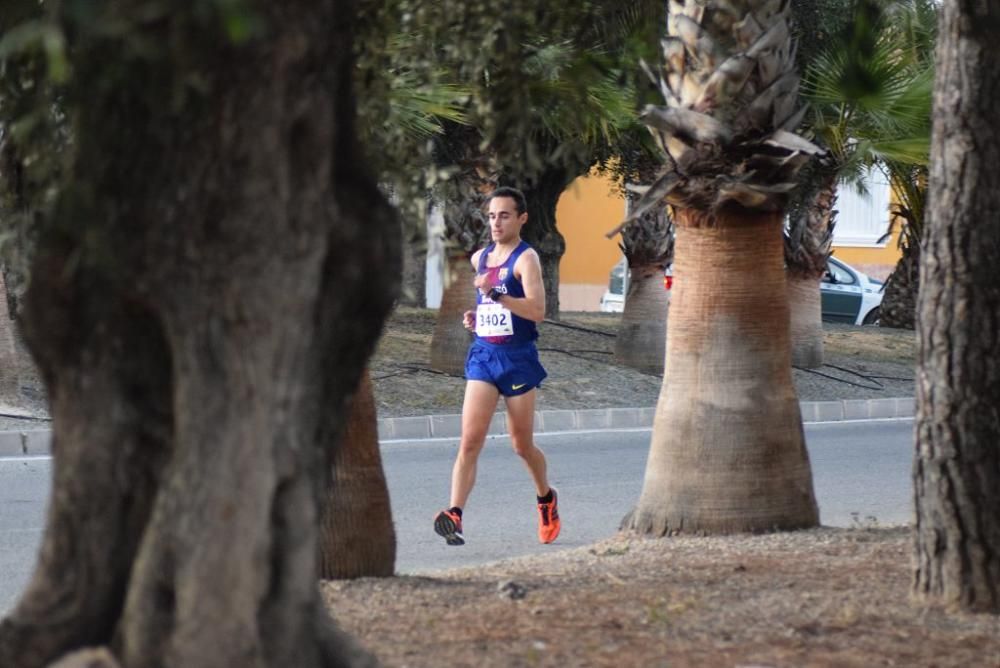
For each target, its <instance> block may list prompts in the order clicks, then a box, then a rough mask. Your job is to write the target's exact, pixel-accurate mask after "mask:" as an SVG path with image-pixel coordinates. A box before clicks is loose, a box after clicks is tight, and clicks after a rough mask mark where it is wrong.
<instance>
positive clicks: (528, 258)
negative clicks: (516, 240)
mask: <svg viewBox="0 0 1000 668" xmlns="http://www.w3.org/2000/svg"><path fill="white" fill-rule="evenodd" d="M514 276H515V277H516V278H517V280H519V281H521V285H522V286H523V287H524V296H523V297H511V296H510V295H500V298H499V299H498V300H497V301H498V302H499V303H500V304H502V305H503V307H504V308H506V309H508V310H510V312H511V313H513V314H514V315H517V316H520V317H522V318H525V319H526V320H534V321H535V322H541V321H542V320H544V319H545V284H544V283H542V263H541V260H539V259H538V253H536V252H535V250H534V249H530V250H526V251H524V252H523V253H521V256H520V257H519V258H517V262H515V263H514Z"/></svg>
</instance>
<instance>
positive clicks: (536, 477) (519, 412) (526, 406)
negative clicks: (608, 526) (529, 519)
mask: <svg viewBox="0 0 1000 668" xmlns="http://www.w3.org/2000/svg"><path fill="white" fill-rule="evenodd" d="M505 399H506V402H507V431H508V432H509V433H510V440H511V443H512V444H513V446H514V452H516V453H517V454H518V455H519V456H520V457H521V459H522V460H524V463H525V465H526V466H527V467H528V471H529V472H530V473H531V479H532V480H533V481H534V483H535V494H536V495H537V496H538V540H539V541H540V542H542V543H551V542H552V541H554V540H555V539H556V538H558V537H559V531H560V529H561V527H562V520H561V519H560V518H559V502H558V500H557V498H556V490H554V489H552V487H550V486H549V479H548V465H547V463H546V461H545V455H544V454H543V453H542V451H541V450H540V449H538V447H537V446H536V445H535V436H534V432H535V390H531V391H530V392H526V393H524V394H519V395H517V396H515V397H505Z"/></svg>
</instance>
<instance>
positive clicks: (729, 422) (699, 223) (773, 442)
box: [622, 0, 820, 535]
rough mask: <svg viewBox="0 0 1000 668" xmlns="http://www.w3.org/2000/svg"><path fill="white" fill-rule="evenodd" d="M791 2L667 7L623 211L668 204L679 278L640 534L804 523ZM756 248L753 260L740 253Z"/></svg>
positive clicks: (807, 509) (808, 508)
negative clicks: (792, 267)
mask: <svg viewBox="0 0 1000 668" xmlns="http://www.w3.org/2000/svg"><path fill="white" fill-rule="evenodd" d="M789 4H790V3H788V2H785V1H781V0H743V1H733V2H728V3H717V4H711V5H706V4H704V3H702V2H698V1H697V0H683V1H680V0H671V2H670V3H669V5H668V11H669V16H668V19H667V36H666V38H665V39H664V40H663V58H664V63H663V72H662V74H661V75H660V76H658V77H654V79H655V83H656V84H657V85H658V86H659V88H660V90H661V92H662V95H663V98H664V101H665V105H664V106H657V107H653V106H651V107H648V108H647V109H646V111H645V112H644V113H643V116H642V118H643V120H644V121H645V122H646V124H647V125H648V126H649V128H650V130H651V131H652V133H653V135H654V138H655V139H656V140H657V143H658V144H659V145H660V147H661V148H662V150H663V160H664V163H665V166H664V168H663V170H662V172H661V174H660V176H659V178H658V179H657V180H656V181H655V182H654V183H653V184H652V185H651V186H649V188H648V189H647V190H646V192H645V194H644V195H643V198H642V201H641V202H640V204H638V205H637V206H636V207H635V210H634V212H633V213H632V217H633V218H635V217H638V216H639V215H641V214H642V213H644V212H645V211H646V210H648V209H650V208H652V207H654V206H659V205H660V204H661V202H662V201H663V200H664V199H665V200H666V202H667V203H668V204H670V205H671V206H672V207H673V212H674V215H673V219H674V224H675V225H676V226H677V239H676V250H675V255H674V278H675V281H676V283H675V287H674V289H673V295H672V296H671V306H670V310H671V313H670V318H669V321H668V324H667V327H668V331H667V353H666V366H665V369H664V378H663V386H662V389H661V392H660V399H659V404H658V406H657V411H656V418H655V422H654V427H653V435H652V442H651V445H650V454H649V461H648V463H647V467H646V476H645V481H644V484H643V488H642V494H641V496H640V498H639V501H638V503H637V505H636V507H635V508H634V509H633V510H632V511H631V512H630V513H629V514H628V515H627V516H626V518H625V519H624V520H623V523H622V526H623V528H626V529H631V530H635V531H639V532H643V533H652V534H658V535H662V534H667V533H672V532H678V531H695V532H701V531H707V532H732V531H759V530H775V529H794V528H802V527H810V526H815V525H816V524H817V523H818V520H819V518H818V510H817V506H816V500H815V496H814V493H813V487H812V475H811V471H810V466H809V458H808V454H807V452H806V449H805V443H804V440H803V432H802V420H801V415H800V413H799V404H798V400H797V398H796V396H795V390H794V387H793V385H792V378H791V364H790V362H791V351H790V342H789V329H788V310H787V309H788V305H787V300H786V299H779V300H778V303H777V312H776V313H774V314H773V315H772V317H769V318H761V317H760V312H759V309H758V308H757V307H756V304H757V296H758V295H759V294H760V293H761V292H766V293H771V294H777V295H784V294H785V289H786V288H785V276H784V266H783V264H784V259H783V251H782V235H781V231H782V219H783V215H784V208H785V206H786V203H787V199H788V192H789V191H791V190H792V189H793V188H794V187H795V177H796V174H797V172H798V170H799V169H800V168H801V167H802V166H803V165H804V164H805V163H806V162H807V161H808V160H809V158H810V156H811V155H814V154H817V153H819V152H820V151H819V149H818V148H817V147H816V146H814V145H813V144H811V143H809V142H808V141H806V140H804V139H802V138H801V137H799V136H798V135H795V134H793V133H792V130H793V129H794V128H795V127H796V126H797V125H798V124H799V121H800V119H801V118H802V115H803V114H802V112H796V99H797V91H798V75H797V74H796V70H795V62H794V47H793V44H792V39H791V35H790V32H789V26H788V19H789ZM748 248H753V249H754V251H755V252H754V253H748V252H747V249H748Z"/></svg>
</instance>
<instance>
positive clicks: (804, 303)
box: [785, 163, 838, 369]
mask: <svg viewBox="0 0 1000 668" xmlns="http://www.w3.org/2000/svg"><path fill="white" fill-rule="evenodd" d="M837 171H838V170H837V167H836V164H833V163H821V164H817V165H816V166H815V167H813V168H812V169H811V170H810V174H811V176H810V180H809V181H807V188H808V190H807V191H806V192H807V193H808V194H807V195H806V197H805V198H804V201H803V202H801V203H800V204H799V205H798V206H796V207H794V208H793V209H792V211H791V213H790V214H789V219H790V220H791V224H790V226H789V228H788V230H787V232H786V233H785V270H786V273H787V278H788V305H789V308H790V309H791V336H792V364H794V365H795V366H797V367H802V368H806V369H815V368H818V367H821V366H823V309H822V304H821V299H820V291H819V289H820V285H819V284H820V281H821V279H822V278H823V275H824V274H825V273H826V268H827V259H828V258H829V257H830V249H831V247H832V245H833V228H834V225H835V224H836V221H835V219H836V214H837V211H836V210H835V209H834V208H833V207H834V206H835V205H836V202H837Z"/></svg>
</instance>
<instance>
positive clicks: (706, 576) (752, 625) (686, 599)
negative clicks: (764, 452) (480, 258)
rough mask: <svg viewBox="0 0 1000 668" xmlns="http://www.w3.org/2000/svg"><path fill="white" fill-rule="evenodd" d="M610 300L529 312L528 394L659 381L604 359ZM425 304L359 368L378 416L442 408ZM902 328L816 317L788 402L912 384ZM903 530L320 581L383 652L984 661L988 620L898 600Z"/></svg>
mask: <svg viewBox="0 0 1000 668" xmlns="http://www.w3.org/2000/svg"><path fill="white" fill-rule="evenodd" d="M617 317H618V316H616V315H614V314H567V315H565V316H564V319H563V322H564V323H566V324H570V325H573V326H575V327H583V328H585V329H588V330H593V331H590V332H587V331H582V330H579V329H568V328H565V327H560V326H558V325H554V324H548V323H546V324H543V325H542V326H541V339H540V340H539V346H540V348H541V349H542V353H541V354H542V361H543V364H545V366H546V368H547V369H548V370H549V374H550V380H549V381H547V382H546V384H545V385H544V386H543V388H542V390H541V391H540V393H539V404H540V406H541V407H542V408H590V407H595V408H596V407H601V406H609V405H616V406H652V405H654V403H655V400H656V396H657V394H658V392H659V388H660V379H659V378H657V377H653V376H644V375H643V374H640V373H637V372H634V371H632V370H630V369H625V368H623V367H620V366H618V365H616V364H614V362H613V360H612V359H611V355H610V352H611V351H612V350H613V345H614V343H613V342H614V339H613V337H612V336H610V335H613V333H614V330H615V326H616V324H617ZM432 326H433V315H432V314H431V313H429V312H427V311H422V310H416V309H399V310H398V311H397V312H396V313H395V314H394V316H393V318H392V320H391V321H390V324H389V327H388V329H387V332H386V334H385V336H384V337H383V339H382V341H381V343H380V347H379V352H378V354H377V356H376V358H375V360H374V362H373V366H372V371H373V376H374V377H375V379H376V397H377V400H378V402H379V410H380V412H381V414H383V415H408V414H420V413H427V412H431V411H433V412H458V411H459V409H460V403H459V402H460V399H461V387H462V381H461V379H456V378H449V377H446V376H440V375H436V374H433V373H430V372H427V371H423V370H414V369H422V368H424V367H425V366H426V361H427V358H426V352H425V351H426V346H427V344H428V343H429V341H430V335H431V330H432ZM914 347H915V339H914V334H913V332H906V331H900V330H888V329H880V328H874V327H865V328H860V327H849V326H841V325H827V326H826V327H825V348H826V360H827V362H828V364H829V366H826V367H823V368H822V369H819V370H818V371H819V372H820V373H819V374H817V373H813V372H807V371H802V370H797V371H795V372H794V376H795V383H796V388H797V390H798V392H799V396H800V398H802V399H806V400H828V399H845V398H867V397H878V396H884V397H905V396H913V364H914V361H915V356H914ZM910 551H911V549H910V537H909V531H908V529H907V528H906V527H880V526H878V525H877V523H876V521H875V520H873V519H865V520H860V519H859V521H858V522H857V526H856V527H854V528H851V529H832V528H821V529H816V530H812V531H801V532H792V533H780V534H773V535H760V536H750V535H743V536H730V537H692V536H683V537H669V538H662V539H646V538H641V537H638V536H634V535H618V536H616V537H613V538H611V539H609V540H606V541H604V542H601V543H598V544H595V545H592V546H590V547H586V548H577V549H572V550H559V547H558V542H557V543H556V544H554V545H553V551H552V553H551V554H550V555H548V556H544V557H538V556H533V557H526V558H521V559H514V560H509V561H503V562H496V563H493V564H489V565H486V566H480V567H471V568H467V569H460V570H451V571H438V572H434V573H427V574H424V575H422V576H401V577H394V578H385V579H361V580H355V581H346V582H328V583H323V584H322V585H321V586H322V591H323V594H324V596H325V598H326V600H327V602H328V603H329V605H330V608H331V609H332V611H333V613H334V615H335V617H336V618H337V619H338V620H339V622H340V623H341V625H342V626H343V627H344V628H346V629H347V630H348V631H350V632H351V633H353V634H354V635H356V636H357V637H358V638H360V639H361V641H362V642H363V643H364V644H365V645H366V646H367V647H368V648H369V649H370V650H371V651H373V652H374V653H375V654H376V656H377V657H378V658H379V659H380V660H381V661H382V662H383V663H384V664H385V665H387V666H396V667H404V666H405V667H409V668H420V667H428V668H432V667H433V668H437V667H447V666H475V667H477V668H488V667H494V666H495V667H497V668H500V667H504V668H506V667H521V666H524V667H535V666H553V667H555V666H560V667H562V666H586V667H589V666H595V667H605V666H606V667H608V668H611V667H615V668H618V667H626V668H627V667H632V666H643V667H644V666H671V667H686V666H691V667H702V666H705V667H715V666H719V667H733V668H735V667H740V668H763V667H774V668H778V667H789V668H792V667H799V666H810V667H812V666H817V667H831V668H832V667H840V666H845V667H855V666H856V667H858V668H861V667H865V668H867V667H869V666H907V667H909V666H914V667H923V666H926V667H928V668H929V667H932V666H933V667H945V666H955V667H959V666H961V667H977V668H978V667H986V668H1000V618H998V617H991V616H987V615H979V616H976V615H967V614H960V613H954V612H948V611H944V610H940V609H932V608H925V607H923V606H922V605H921V604H920V603H919V602H917V601H914V600H911V598H910V584H911V578H912V573H911V561H910Z"/></svg>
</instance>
